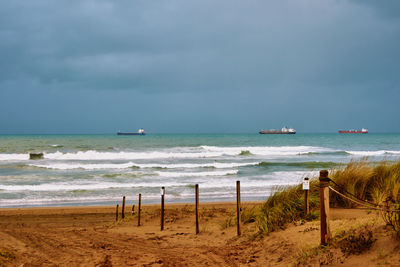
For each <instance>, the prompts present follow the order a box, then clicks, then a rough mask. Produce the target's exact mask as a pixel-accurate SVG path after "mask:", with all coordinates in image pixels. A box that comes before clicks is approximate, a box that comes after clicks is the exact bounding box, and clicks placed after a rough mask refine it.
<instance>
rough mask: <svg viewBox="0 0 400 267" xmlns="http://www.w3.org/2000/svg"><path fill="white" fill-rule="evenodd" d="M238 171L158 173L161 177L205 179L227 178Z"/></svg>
mask: <svg viewBox="0 0 400 267" xmlns="http://www.w3.org/2000/svg"><path fill="white" fill-rule="evenodd" d="M238 172H239V171H238V170H229V171H214V172H156V173H157V174H158V175H159V176H161V177H171V178H173V177H176V178H177V177H204V176H225V175H235V174H237V173H238Z"/></svg>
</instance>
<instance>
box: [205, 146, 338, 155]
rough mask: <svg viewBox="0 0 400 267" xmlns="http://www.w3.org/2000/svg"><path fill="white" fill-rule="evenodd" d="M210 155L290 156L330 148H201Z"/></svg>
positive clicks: (324, 150)
mask: <svg viewBox="0 0 400 267" xmlns="http://www.w3.org/2000/svg"><path fill="white" fill-rule="evenodd" d="M201 148H202V149H203V150H205V151H207V152H210V153H216V152H217V153H223V154H224V155H239V154H240V153H241V152H242V151H249V152H250V153H251V154H254V155H260V156H291V155H298V154H303V153H310V152H332V151H335V150H333V149H330V148H324V147H314V146H277V147H274V146H249V147H218V146H201Z"/></svg>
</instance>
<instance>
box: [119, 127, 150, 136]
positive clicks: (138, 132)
mask: <svg viewBox="0 0 400 267" xmlns="http://www.w3.org/2000/svg"><path fill="white" fill-rule="evenodd" d="M117 135H146V132H145V131H144V129H143V128H140V129H139V130H138V131H137V132H131V133H129V132H121V131H118V133H117Z"/></svg>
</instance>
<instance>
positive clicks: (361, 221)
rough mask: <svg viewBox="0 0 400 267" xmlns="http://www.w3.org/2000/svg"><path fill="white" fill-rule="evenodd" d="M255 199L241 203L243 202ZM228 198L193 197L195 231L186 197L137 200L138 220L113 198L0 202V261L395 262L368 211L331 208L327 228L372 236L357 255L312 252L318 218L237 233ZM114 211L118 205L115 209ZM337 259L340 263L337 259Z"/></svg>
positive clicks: (390, 240)
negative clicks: (362, 230)
mask: <svg viewBox="0 0 400 267" xmlns="http://www.w3.org/2000/svg"><path fill="white" fill-rule="evenodd" d="M259 204H260V203H257V202H250V203H247V202H246V203H243V204H242V209H243V210H246V209H251V208H252V207H254V206H256V205H259ZM235 208H236V204H235V203H226V202H225V203H201V204H200V212H199V213H200V223H199V225H200V227H199V228H200V233H199V234H198V235H196V234H195V215H194V205H193V204H169V205H166V217H165V229H164V230H163V231H161V230H160V206H159V205H144V206H143V208H142V215H141V219H142V220H141V221H142V225H141V226H140V227H138V226H137V207H136V215H134V216H132V215H131V212H130V211H131V207H129V206H127V207H126V211H125V215H126V217H125V219H121V214H120V217H119V220H118V221H116V217H115V206H102V207H93V206H92V207H42V208H12V209H1V210H0V228H1V230H0V241H1V242H0V244H1V245H0V252H1V253H0V260H1V261H0V263H1V264H2V265H4V266H295V265H299V266H302V265H311V266H317V265H318V266H319V264H320V263H323V264H327V265H330V266H336V265H339V266H356V265H364V266H376V265H379V264H383V265H385V266H388V265H391V266H396V264H397V265H398V264H399V263H400V256H399V255H398V253H397V251H398V247H399V243H398V242H396V241H395V240H396V239H395V237H394V236H393V235H392V234H390V231H389V230H388V229H387V228H385V225H384V223H383V222H382V221H381V220H380V219H379V218H380V217H379V216H378V214H376V213H371V212H367V211H365V210H359V209H332V213H331V218H332V220H331V231H332V233H333V234H334V235H337V234H338V233H339V232H341V231H345V230H349V229H352V228H354V227H355V226H357V227H363V226H366V225H367V226H368V227H369V229H371V231H373V232H374V238H376V239H377V241H376V242H375V243H374V245H373V246H372V247H371V249H369V250H368V251H367V252H366V253H363V254H362V255H350V256H345V255H344V254H343V253H342V252H341V251H340V249H339V248H331V249H330V251H328V252H329V253H325V254H323V253H321V255H313V253H314V254H315V252H313V251H315V249H318V247H319V242H320V236H319V220H316V221H311V222H305V223H298V224H296V225H295V224H291V225H289V227H288V228H287V229H286V230H281V231H277V232H273V233H270V234H269V235H266V236H260V235H257V227H256V224H255V223H254V222H253V223H247V224H243V225H242V235H241V236H240V237H238V236H237V232H236V226H235V223H234V222H235ZM120 212H121V210H120ZM343 263H344V265H343Z"/></svg>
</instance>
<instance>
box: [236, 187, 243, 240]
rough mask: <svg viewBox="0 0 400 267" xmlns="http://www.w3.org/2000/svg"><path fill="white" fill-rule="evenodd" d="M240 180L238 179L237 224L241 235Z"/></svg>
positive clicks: (238, 233) (238, 232)
mask: <svg viewBox="0 0 400 267" xmlns="http://www.w3.org/2000/svg"><path fill="white" fill-rule="evenodd" d="M240 210H241V207H240V181H236V217H237V218H236V225H237V235H241V234H242V232H241V230H240V221H241V220H240Z"/></svg>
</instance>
